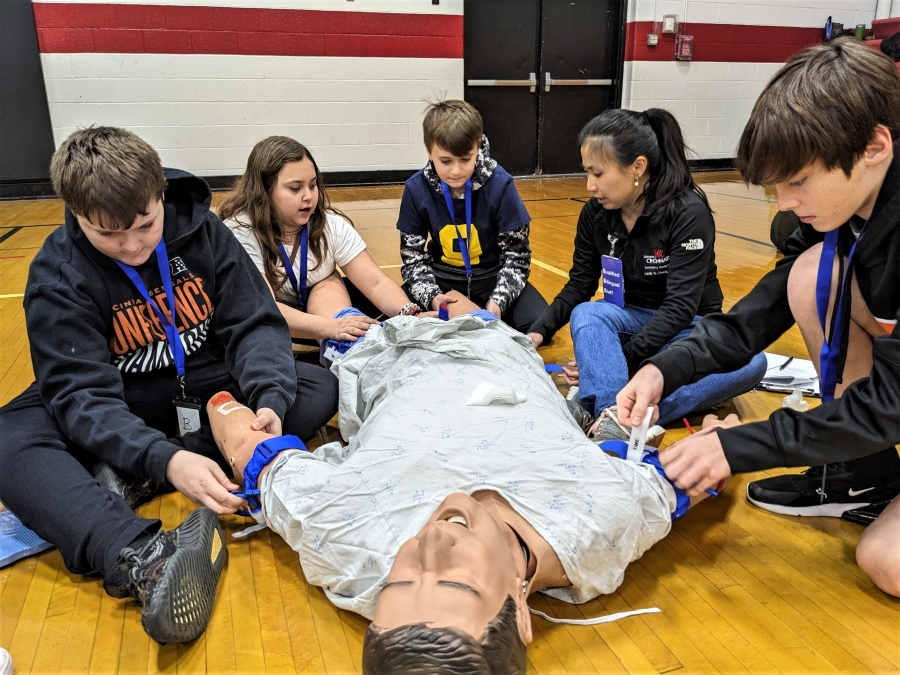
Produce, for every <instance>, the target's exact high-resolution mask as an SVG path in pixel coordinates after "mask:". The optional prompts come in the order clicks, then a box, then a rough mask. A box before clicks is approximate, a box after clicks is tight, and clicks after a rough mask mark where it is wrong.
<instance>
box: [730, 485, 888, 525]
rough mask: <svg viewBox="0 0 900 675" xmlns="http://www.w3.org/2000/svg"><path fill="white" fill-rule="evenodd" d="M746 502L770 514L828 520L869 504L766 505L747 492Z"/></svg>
mask: <svg viewBox="0 0 900 675" xmlns="http://www.w3.org/2000/svg"><path fill="white" fill-rule="evenodd" d="M747 501H748V502H750V503H751V504H753V506H755V507H757V508H760V509H763V510H764V511H771V512H772V513H778V514H780V515H782V516H826V517H828V518H840V517H841V516H842V515H843V513H844V511H849V510H850V509H858V508H861V507H863V506H868V505H869V504H870V503H871V502H860V503H859V504H854V503H852V502H846V503H844V502H841V503H835V502H830V503H827V504H819V505H818V506H781V505H780V504H767V503H766V502H760V501H757V500H755V499H753V497H751V496H750V492H749V490H748V492H747Z"/></svg>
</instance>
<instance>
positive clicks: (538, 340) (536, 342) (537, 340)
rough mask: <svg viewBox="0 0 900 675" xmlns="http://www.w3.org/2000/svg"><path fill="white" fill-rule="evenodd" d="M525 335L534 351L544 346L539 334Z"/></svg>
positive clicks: (542, 338)
mask: <svg viewBox="0 0 900 675" xmlns="http://www.w3.org/2000/svg"><path fill="white" fill-rule="evenodd" d="M526 335H527V337H528V339H529V340H531V344H533V345H534V348H535V349H537V348H538V347H540V346H541V345H542V344H544V336H543V335H541V334H540V333H527V334H526Z"/></svg>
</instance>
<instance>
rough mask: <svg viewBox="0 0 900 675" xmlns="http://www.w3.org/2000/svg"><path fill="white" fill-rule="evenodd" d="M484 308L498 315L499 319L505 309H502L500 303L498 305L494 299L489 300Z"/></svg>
mask: <svg viewBox="0 0 900 675" xmlns="http://www.w3.org/2000/svg"><path fill="white" fill-rule="evenodd" d="M484 308H485V309H486V310H487V311H489V312H490V313H491V314H493V315H494V316H496V317H497V318H498V319H499V318H501V317H502V316H503V311H502V310H501V309H500V305H498V304H497V303H496V302H494V301H493V300H488V303H487V304H486V305H485V306H484Z"/></svg>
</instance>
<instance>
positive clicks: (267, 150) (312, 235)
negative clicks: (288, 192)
mask: <svg viewBox="0 0 900 675" xmlns="http://www.w3.org/2000/svg"><path fill="white" fill-rule="evenodd" d="M304 159H309V161H310V162H312V165H313V169H315V171H316V185H317V186H318V188H319V200H318V203H317V204H316V208H315V210H314V211H313V214H312V216H310V218H309V222H308V223H307V224H306V227H308V228H309V250H310V251H311V252H312V254H313V255H314V256H315V258H316V266H315V267H313V269H316V268H317V267H318V266H319V265H321V264H322V261H323V260H324V259H325V257H326V256H327V255H328V239H327V238H326V236H325V223H326V219H327V214H328V212H329V211H331V212H332V213H335V214H337V215H339V216H341V217H342V218H345V219H346V220H347V222H349V223H350V224H351V225H353V223H352V222H351V221H350V219H349V218H347V216H345V215H344V214H343V213H341V212H340V211H339V210H338V209H336V208H334V207H333V206H331V202H330V201H329V200H328V194H327V193H326V192H325V185H324V183H323V182H322V174H321V172H320V171H319V165H318V164H316V160H315V159H313V156H312V154H310V152H309V150H308V149H307V148H306V146H304V145H303V144H301V143H298V142H297V141H295V140H294V139H293V138H288V137H287V136H269V137H268V138H264V139H262V140H261V141H259V142H258V143H257V144H256V145H255V146H253V150H252V151H251V152H250V157H248V158H247V170H246V171H244V175H243V176H241V177H240V178H238V179H237V180H236V181H235V183H234V192H232V193H231V195H229V196H228V197H227V198H226V199H225V201H223V202H222V204H221V205H220V206H219V217H220V218H222V220H225V219H226V218H234V219H235V220H237V222H238V223H239V224H240V225H241V226H243V227H247V228H249V229H251V230H253V233H254V234H255V235H256V238H257V240H258V241H259V245H260V248H261V249H262V255H263V269H264V273H265V277H266V280H267V281H268V282H269V285H270V286H271V287H272V290H273V291H274V292H275V295H276V296H278V297H280V298H282V299H289V300H294V298H293V296H292V295H290V294H287V295H286V294H285V291H284V290H283V289H284V285H285V284H286V283H287V272H286V271H285V268H284V262H283V260H282V258H281V253H280V252H279V251H278V240H279V239H280V238H281V236H282V234H283V233H282V228H281V225H279V223H278V218H277V217H276V216H275V210H274V208H273V206H272V190H274V189H275V186H276V184H277V183H278V173H279V172H280V171H281V169H282V167H284V165H285V164H290V163H291V162H301V161H303V160H304ZM246 220H249V223H248V222H246Z"/></svg>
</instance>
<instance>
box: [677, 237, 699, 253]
mask: <svg viewBox="0 0 900 675" xmlns="http://www.w3.org/2000/svg"><path fill="white" fill-rule="evenodd" d="M681 246H682V247H683V248H684V249H685V250H688V251H702V250H703V240H702V239H688V240H687V241H684V242H682V243H681Z"/></svg>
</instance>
